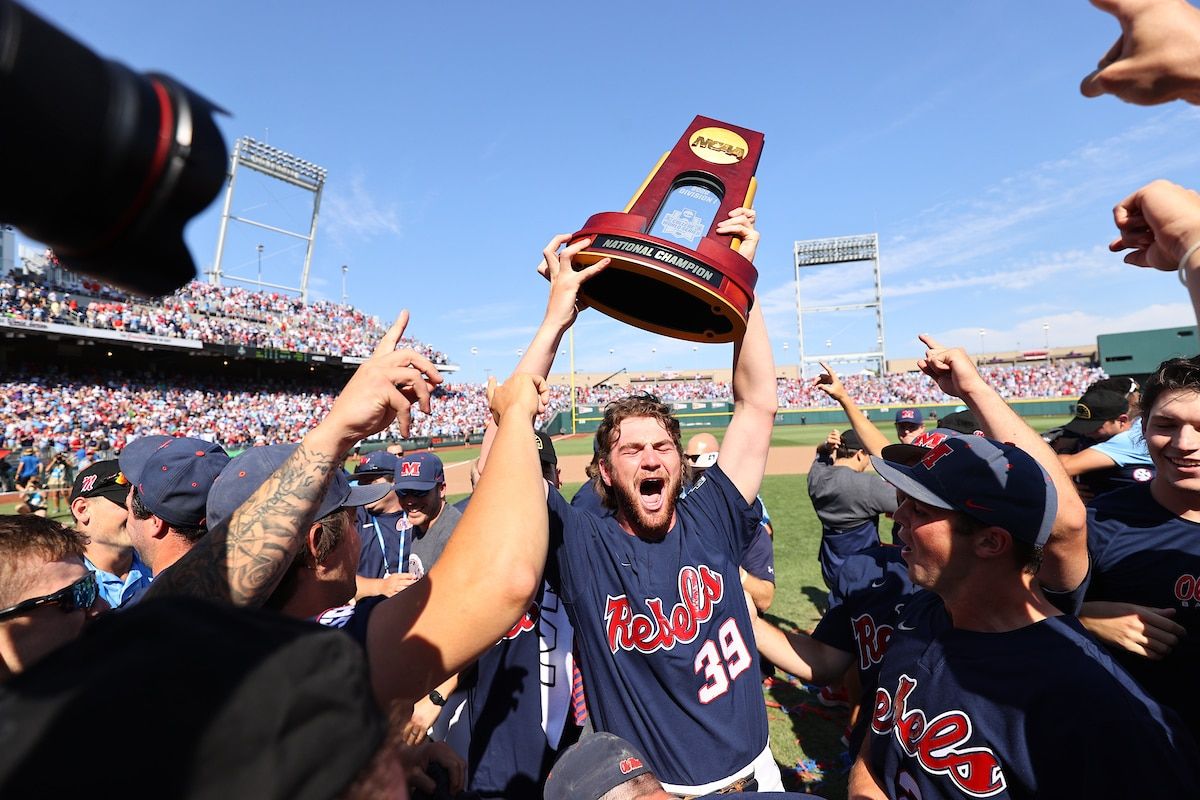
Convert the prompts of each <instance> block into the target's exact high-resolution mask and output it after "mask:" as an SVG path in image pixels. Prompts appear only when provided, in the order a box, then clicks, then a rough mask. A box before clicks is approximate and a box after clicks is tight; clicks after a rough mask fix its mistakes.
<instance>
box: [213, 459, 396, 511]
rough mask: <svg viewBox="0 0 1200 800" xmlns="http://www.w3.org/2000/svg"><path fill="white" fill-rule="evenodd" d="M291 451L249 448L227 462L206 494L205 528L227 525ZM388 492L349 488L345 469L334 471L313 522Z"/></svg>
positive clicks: (378, 486) (377, 487) (381, 486)
mask: <svg viewBox="0 0 1200 800" xmlns="http://www.w3.org/2000/svg"><path fill="white" fill-rule="evenodd" d="M295 449H296V445H294V444H273V445H270V446H268V447H251V448H250V449H249V450H246V451H245V452H243V453H242V454H241V455H239V456H238V457H237V458H235V459H233V460H232V461H230V462H229V464H228V465H227V466H226V467H225V469H223V470H222V471H221V474H220V475H218V476H217V479H216V480H215V481H214V482H213V487H212V491H211V492H209V493H208V527H209V529H210V530H212V529H214V528H217V527H219V526H221V525H225V524H228V522H229V518H230V517H232V516H233V512H234V511H237V510H238V507H239V506H241V504H242V503H244V502H246V501H247V500H249V499H250V495H252V494H254V493H255V492H256V491H257V490H258V487H260V486H262V485H263V484H264V483H266V482H267V479H268V478H270V477H271V475H272V474H273V473H274V472H275V470H277V469H279V468H280V467H281V466H283V462H285V461H287V460H288V456H290V455H291V454H292V452H293V451H294V450H295ZM390 491H392V487H391V486H390V485H389V484H386V483H373V484H370V485H367V486H351V485H350V481H349V479H347V477H346V472H345V470H341V469H339V470H336V471H335V472H334V473H333V480H332V481H330V483H329V488H328V489H326V490H325V497H324V499H322V500H321V505H320V506H319V507H318V508H317V513H316V516H314V517H313V519H315V520H316V519H321V518H322V517H325V516H328V515H329V514H332V513H333V512H334V511H336V510H337V509H339V508H347V507H349V508H356V507H358V506H365V505H367V504H368V503H374V502H375V501H376V500H379V499H380V498H382V497H383V496H384V495H386V494H387V493H388V492H390Z"/></svg>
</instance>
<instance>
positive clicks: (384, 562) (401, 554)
mask: <svg viewBox="0 0 1200 800" xmlns="http://www.w3.org/2000/svg"><path fill="white" fill-rule="evenodd" d="M356 517H357V519H358V538H359V554H358V574H359V575H362V576H363V577H364V578H386V577H387V576H388V575H395V574H397V573H400V572H407V571H408V552H409V550H410V548H411V547H412V532H411V531H412V526H411V525H409V524H408V518H407V517H405V515H404V512H403V511H398V512H396V513H395V514H380V515H378V516H376V515H374V514H370V513H368V512H367V510H366V509H364V508H359V509H358V512H357V514H356Z"/></svg>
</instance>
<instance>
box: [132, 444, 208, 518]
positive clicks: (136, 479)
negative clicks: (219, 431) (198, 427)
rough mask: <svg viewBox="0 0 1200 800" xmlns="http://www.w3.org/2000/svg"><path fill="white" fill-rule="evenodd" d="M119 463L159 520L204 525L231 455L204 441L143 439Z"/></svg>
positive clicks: (144, 502)
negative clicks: (212, 491) (207, 507)
mask: <svg viewBox="0 0 1200 800" xmlns="http://www.w3.org/2000/svg"><path fill="white" fill-rule="evenodd" d="M118 463H119V464H120V466H121V472H122V473H124V475H125V478H126V479H127V480H128V481H129V482H130V483H131V484H133V485H134V486H135V487H136V488H137V490H138V494H139V495H140V496H141V498H142V503H143V505H145V506H146V508H148V509H149V510H150V511H151V512H152V513H153V514H154V515H155V516H156V517H159V518H161V519H163V520H165V521H166V522H168V523H169V524H171V525H204V524H205V516H206V514H205V510H204V506H205V503H206V501H207V499H208V492H209V489H211V488H212V485H213V481H215V480H216V478H217V476H218V475H220V474H221V470H222V469H224V467H225V465H226V464H228V463H229V455H228V454H227V453H226V452H225V451H224V450H222V449H221V447H220V446H219V445H215V444H213V443H212V442H206V441H204V440H203V439H191V438H187V437H182V438H175V437H172V436H143V437H141V438H140V439H135V440H134V441H133V442H130V443H129V445H128V446H127V447H126V448H125V449H124V450H122V451H121V456H120V458H119V459H118Z"/></svg>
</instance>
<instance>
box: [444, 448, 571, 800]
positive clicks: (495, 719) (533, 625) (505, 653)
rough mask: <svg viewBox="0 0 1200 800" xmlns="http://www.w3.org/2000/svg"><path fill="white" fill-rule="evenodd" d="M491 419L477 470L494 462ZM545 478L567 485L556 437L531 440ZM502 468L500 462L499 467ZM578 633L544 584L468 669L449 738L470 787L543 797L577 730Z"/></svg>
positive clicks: (489, 794) (499, 794) (488, 793)
mask: <svg viewBox="0 0 1200 800" xmlns="http://www.w3.org/2000/svg"><path fill="white" fill-rule="evenodd" d="M491 428H492V426H491V425H489V432H488V435H487V436H486V437H485V438H486V439H487V441H488V443H489V444H488V446H485V447H484V448H483V449H482V452H481V454H480V458H479V466H480V469H481V470H483V469H484V468H486V465H487V463H488V461H489V458H488V452H489V450H490V442H491V438H492V436H493V435H494V432H493V431H492V430H491ZM533 443H534V445H535V447H536V449H537V453H538V460H539V462H540V463H541V467H542V477H543V478H544V479H545V480H546V481H547V483H549V484H550V485H551V486H554V487H555V488H556V489H557V488H560V487H561V486H562V479H561V476H560V473H559V469H558V456H557V454H556V453H555V451H554V442H553V441H552V440H551V438H550V437H549V436H547V435H546V434H545V433H542V432H541V431H538V432H537V434H536V435H535V437H534V439H533ZM497 468H499V469H503V468H504V467H503V466H499V467H497ZM572 643H573V632H572V629H571V623H570V620H568V619H567V615H566V610H565V608H564V607H563V603H562V601H561V600H560V599H559V598H558V596H557V595H556V594H555V593H554V591H553V590H551V589H550V587H549V586H547V585H546V584H545V583H543V584H542V587H541V589H540V590H539V591H538V594H537V597H536V598H534V602H533V603H532V604H531V605H530V607H529V610H528V611H526V612H525V614H524V615H522V617H521V618H520V619H519V620H517V623H516V624H515V625H513V627H512V628H511V629H510V630H509V631H508V632H507V633H506V634H505V635H504V636H503V637H502V638H501V639H500V641H499V642H497V643H496V644H495V645H494V646H493V647H490V648H488V649H487V650H486V651H484V653H483V655H481V656H480V657H479V660H478V661H477V662H476V663H475V664H474V665H473V666H472V667H470V668H469V669H467V670H466V671H465V672H464V674H463V679H462V681H461V682H460V684H459V688H458V691H457V692H456V694H455V695H454V696H453V697H452V698H451V700H450V702H448V703H447V709H449V708H451V707H452V704H453V703H454V701H455V700H456V699H458V698H459V696H462V699H463V703H464V705H463V707H462V710H461V711H457V712H456V718H455V719H454V720H453V721H452V722H450V724H449V731H448V733H447V735H446V742H447V743H448V744H449V745H450V746H451V747H453V748H454V749H455V751H456V752H458V754H459V755H461V756H463V757H464V758H465V759H466V762H467V790H468V791H471V792H475V793H476V794H477V795H478V796H479V797H483V798H493V797H494V798H520V797H529V798H533V797H541V796H542V786H543V784H544V782H545V780H546V775H548V774H549V772H550V766H551V765H552V764H553V763H554V760H555V758H556V756H557V754H558V752H559V751H560V749H562V748H565V747H566V746H567V745H570V744H572V743H573V742H574V741H575V740H576V739H577V738H578V736H579V729H578V727H577V726H576V725H575V724H574V720H573V717H574V715H573V714H572V713H571V711H572V709H571V674H572V664H573V657H572V655H571V649H572Z"/></svg>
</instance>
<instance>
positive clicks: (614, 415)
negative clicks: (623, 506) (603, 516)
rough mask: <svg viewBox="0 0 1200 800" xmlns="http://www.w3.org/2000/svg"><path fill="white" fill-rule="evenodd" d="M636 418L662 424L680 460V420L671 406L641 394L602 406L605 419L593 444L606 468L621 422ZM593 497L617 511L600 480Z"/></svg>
mask: <svg viewBox="0 0 1200 800" xmlns="http://www.w3.org/2000/svg"><path fill="white" fill-rule="evenodd" d="M635 417H649V418H651V419H655V420H658V421H659V422H660V423H662V426H663V427H664V428H666V429H667V433H669V434H670V435H671V441H672V442H674V443H675V450H676V451H677V452H678V453H679V456H680V458H682V457H683V444H682V441H681V439H682V436H681V434H680V432H679V420H678V419H676V418H675V415H674V414H672V413H671V408H670V406H668V405H667V404H666V403H664V402H663V401H662V400H659V399H658V397H657V396H656V395H653V394H649V393H647V392H640V393H638V394H633V395H630V396H629V397H622V398H621V399H620V400H613V401H612V402H611V403H609V404H608V405H607V406H605V407H604V419H603V420H602V421H601V422H600V427H599V428H597V429H596V442H597V443H598V444H599V445H600V447H599V450H600V461H601V462H603V463H604V466H605V467H611V466H612V461H611V458H610V457H611V453H612V448H613V445H615V444H616V443H617V440H618V439H619V438H620V436H621V423H622V422H624V421H625V420H627V419H633V418H635ZM596 494H598V495H599V496H600V500H601V502H602V503H604V506H605V507H606V508H609V509H612V510H614V511H615V510H616V508H617V498H616V495H614V494H613V493H612V492H611V491H609V487H607V486H605V485H604V481H603V480H597V481H596Z"/></svg>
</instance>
